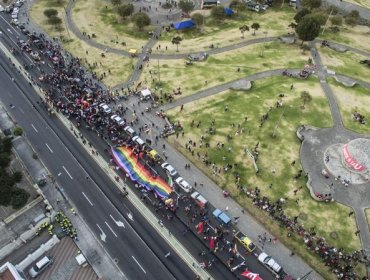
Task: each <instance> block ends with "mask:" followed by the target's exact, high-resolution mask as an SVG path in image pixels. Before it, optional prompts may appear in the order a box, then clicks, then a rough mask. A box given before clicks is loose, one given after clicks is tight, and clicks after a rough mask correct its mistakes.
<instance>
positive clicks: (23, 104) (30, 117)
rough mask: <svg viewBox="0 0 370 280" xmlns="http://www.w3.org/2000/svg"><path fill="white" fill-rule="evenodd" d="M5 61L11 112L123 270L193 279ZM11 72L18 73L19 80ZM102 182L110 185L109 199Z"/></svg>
mask: <svg viewBox="0 0 370 280" xmlns="http://www.w3.org/2000/svg"><path fill="white" fill-rule="evenodd" d="M4 61H6V59H4V56H2V59H1V63H0V67H1V71H2V73H3V75H0V83H1V85H2V94H1V100H2V102H3V103H4V104H7V105H8V106H9V107H8V108H9V112H10V114H11V116H12V117H13V118H14V119H15V120H16V121H17V123H18V124H19V125H20V126H21V127H22V128H23V129H24V132H25V135H26V137H27V139H28V140H29V141H30V142H31V144H32V145H33V147H34V149H35V151H36V152H37V154H38V156H39V157H40V158H41V159H42V161H43V162H44V164H45V165H46V166H47V167H48V169H49V171H50V172H51V174H53V175H54V177H55V178H56V181H57V183H58V184H59V185H60V186H62V188H63V189H64V191H65V192H66V193H67V194H68V197H70V198H71V200H72V202H73V204H74V205H76V208H77V210H78V213H79V214H80V215H81V216H82V217H83V219H84V220H85V221H86V222H87V223H88V224H89V225H90V227H91V230H92V231H93V232H94V233H95V234H96V236H97V238H100V235H101V234H102V233H104V234H105V235H106V240H105V242H104V243H103V245H104V247H105V248H106V250H107V251H108V252H109V254H110V256H111V257H112V258H113V259H117V262H118V263H117V265H118V266H119V267H120V268H121V269H122V271H123V272H124V274H125V275H126V276H127V277H128V278H129V279H194V278H195V275H194V274H193V272H192V271H191V270H190V268H188V267H187V266H186V265H185V264H184V263H183V262H182V260H181V258H180V257H179V256H176V254H175V253H174V252H173V251H172V250H171V248H169V247H168V245H167V243H166V242H165V241H164V240H162V239H161V237H159V236H158V235H157V234H156V232H155V231H154V230H153V229H152V228H151V227H150V226H148V224H147V222H146V221H145V219H144V218H143V217H142V216H141V215H140V214H139V213H137V212H136V210H135V207H133V206H132V205H129V203H128V202H127V201H125V202H124V203H123V201H120V199H119V196H118V195H117V192H116V193H114V185H113V183H112V182H111V181H110V179H109V178H108V177H107V175H106V174H105V173H104V172H103V170H101V169H100V168H99V167H98V166H96V164H94V162H93V161H91V160H90V159H89V155H87V154H86V152H85V151H84V150H83V149H82V148H81V147H80V144H79V143H78V142H77V141H76V140H75V139H74V138H73V137H71V134H70V133H69V131H68V130H67V129H66V128H65V127H64V126H63V125H62V124H61V123H59V122H58V120H56V119H49V117H48V115H47V112H46V110H44V109H42V108H40V107H36V108H33V107H32V103H33V104H35V99H36V93H35V92H34V91H33V90H32V89H31V87H30V86H29V85H28V83H27V82H25V80H24V79H23V78H22V77H21V76H19V75H17V74H16V73H14V69H12V68H11V67H9V65H8V64H7V63H5V64H4ZM9 74H10V75H9ZM10 77H14V79H15V80H14V82H13V81H12V80H11V78H10ZM31 102H32V103H31ZM10 104H11V105H12V106H10ZM36 106H37V105H36ZM67 147H68V148H67ZM82 166H83V167H82ZM58 175H59V176H58ZM87 176H88V177H89V179H86V177H87ZM100 188H105V189H107V190H110V192H109V193H108V194H109V195H110V198H109V199H108V198H107V196H106V195H105V194H104V193H103V192H102V191H101V190H100ZM121 200H122V199H121ZM127 213H132V215H133V217H134V221H131V223H134V224H135V230H134V229H133V228H132V227H131V226H130V225H129V223H128V221H127ZM112 217H113V218H112ZM113 219H114V220H115V221H122V222H123V223H124V224H125V227H124V228H120V227H118V226H117V225H116V223H115V221H113ZM136 232H137V233H136ZM147 244H150V248H149V247H148V246H147ZM167 252H171V258H167V259H165V258H164V255H165V254H166V253H167Z"/></svg>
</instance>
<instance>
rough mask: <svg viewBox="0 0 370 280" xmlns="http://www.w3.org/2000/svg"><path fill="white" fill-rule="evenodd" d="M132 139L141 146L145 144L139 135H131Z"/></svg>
mask: <svg viewBox="0 0 370 280" xmlns="http://www.w3.org/2000/svg"><path fill="white" fill-rule="evenodd" d="M132 141H134V142H135V143H136V144H139V145H140V146H141V147H142V146H144V145H145V142H144V140H143V139H141V138H140V137H139V136H134V137H132Z"/></svg>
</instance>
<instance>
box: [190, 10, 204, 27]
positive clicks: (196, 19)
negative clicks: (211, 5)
mask: <svg viewBox="0 0 370 280" xmlns="http://www.w3.org/2000/svg"><path fill="white" fill-rule="evenodd" d="M191 19H192V20H193V21H194V22H195V24H196V25H197V26H200V25H202V24H203V23H204V16H203V15H202V14H200V13H194V14H193V15H192V16H191Z"/></svg>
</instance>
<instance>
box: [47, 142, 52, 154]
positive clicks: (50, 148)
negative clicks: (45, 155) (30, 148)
mask: <svg viewBox="0 0 370 280" xmlns="http://www.w3.org/2000/svg"><path fill="white" fill-rule="evenodd" d="M45 145H46V147H48V149H49V151H50V152H51V153H52V154H53V153H54V152H53V150H52V149H51V148H50V147H49V145H48V143H45Z"/></svg>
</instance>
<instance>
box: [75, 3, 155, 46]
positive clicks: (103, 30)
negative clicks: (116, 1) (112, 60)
mask: <svg viewBox="0 0 370 280" xmlns="http://www.w3.org/2000/svg"><path fill="white" fill-rule="evenodd" d="M75 2H76V3H75V5H74V7H73V10H72V19H73V21H74V22H75V24H76V25H77V27H78V28H79V29H80V31H81V32H83V31H84V32H86V34H89V35H90V36H91V35H92V34H93V33H94V34H95V35H96V37H95V38H93V39H92V40H95V41H96V42H98V43H100V44H104V45H106V46H109V47H113V48H117V49H122V50H129V49H139V50H141V47H142V46H144V45H145V44H146V42H147V40H148V39H149V35H148V33H147V32H148V30H152V29H153V27H147V28H145V29H144V30H143V31H139V30H138V29H137V28H136V27H135V26H134V25H133V23H131V22H130V20H129V19H127V20H125V21H121V20H120V19H119V17H118V15H117V14H116V13H115V12H114V10H113V9H114V8H113V7H112V4H111V3H110V2H109V1H100V0H76V1H75ZM122 43H125V44H126V45H124V44H122Z"/></svg>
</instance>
